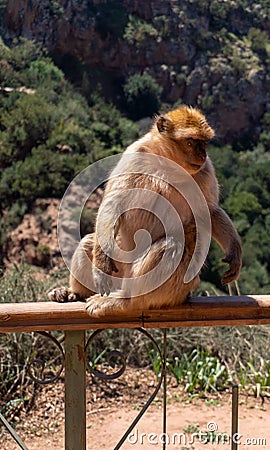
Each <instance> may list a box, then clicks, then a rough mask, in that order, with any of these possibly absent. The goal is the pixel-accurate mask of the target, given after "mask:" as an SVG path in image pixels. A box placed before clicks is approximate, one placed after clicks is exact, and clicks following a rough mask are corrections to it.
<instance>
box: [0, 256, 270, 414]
mask: <svg viewBox="0 0 270 450" xmlns="http://www.w3.org/2000/svg"><path fill="white" fill-rule="evenodd" d="M43 251H44V252H45V255H46V249H41V252H43ZM66 284H67V270H66V269H62V270H58V271H57V272H55V271H52V272H51V273H50V276H48V275H46V274H44V273H43V272H42V271H40V270H39V271H38V270H37V269H34V268H33V267H30V266H27V265H26V264H21V265H13V267H12V268H11V269H10V270H8V271H6V272H5V273H2V278H1V283H0V301H1V302H16V301H33V302H36V301H41V300H42V301H44V300H46V291H47V290H49V289H50V288H52V287H53V286H55V285H59V286H60V285H66ZM269 333H270V330H269V327H267V326H260V327H238V328H237V327H233V328H231V327H210V328H192V329H188V328H186V329H170V330H169V331H168V341H167V342H168V349H167V370H168V374H171V375H172V377H174V379H175V381H176V382H177V384H178V385H179V386H180V388H181V392H183V393H186V394H188V395H189V396H190V397H191V398H193V396H202V395H206V396H208V395H209V394H211V393H215V392H217V391H218V392H222V391H227V390H228V389H229V388H230V387H231V386H232V384H234V383H237V384H239V386H240V388H241V392H243V393H245V394H248V395H252V396H254V397H256V398H264V397H268V396H269V394H270V376H269V372H270V351H269V345H268V342H269ZM151 334H152V335H153V337H154V338H155V339H156V341H157V342H158V343H159V345H160V347H162V335H161V332H160V330H152V331H151ZM54 335H55V337H57V339H58V340H60V342H61V341H62V339H63V336H62V333H60V332H55V333H54ZM115 349H118V350H119V351H122V352H123V354H124V355H125V357H126V363H127V365H128V366H132V367H140V368H145V369H153V370H154V372H155V373H156V375H157V376H158V374H159V373H160V369H161V364H162V363H161V360H160V356H159V354H158V353H157V352H156V349H155V347H154V346H153V345H152V343H151V341H149V340H148V339H147V338H146V337H145V336H144V335H143V334H142V333H140V332H139V331H137V330H123V329H115V330H113V329H111V330H104V331H103V332H102V333H101V334H99V335H98V336H97V337H96V338H95V339H94V341H93V343H92V345H91V346H90V347H89V353H88V361H89V366H90V367H91V368H95V369H97V370H99V371H103V372H107V373H108V370H112V372H115V371H117V370H119V369H120V367H121V360H120V361H117V356H116V360H115V361H114V363H115V367H114V368H113V369H111V368H109V366H108V352H109V351H111V350H115ZM60 356H61V355H59V349H58V348H57V347H56V346H55V345H54V344H53V343H52V342H50V343H48V340H47V339H46V338H43V337H42V336H38V335H36V334H35V333H34V334H33V333H9V334H6V335H3V336H2V338H1V342H0V367H1V370H0V389H1V399H0V409H1V410H2V412H4V413H5V415H6V416H9V417H11V418H12V417H14V415H17V414H18V413H19V411H20V409H21V408H26V409H27V408H31V405H33V401H34V398H35V396H36V393H37V389H38V386H37V384H35V383H34V384H33V382H32V381H31V379H30V377H29V373H28V367H29V365H30V364H31V360H32V359H36V358H40V359H41V360H44V361H46V365H45V370H44V372H43V371H42V372H41V373H40V367H38V366H35V367H33V366H32V365H31V368H32V371H34V372H32V373H34V374H35V375H36V376H38V375H39V376H42V377H45V378H50V377H52V376H53V375H54V374H55V373H57V371H58V370H59V364H60ZM118 364H119V366H118Z"/></svg>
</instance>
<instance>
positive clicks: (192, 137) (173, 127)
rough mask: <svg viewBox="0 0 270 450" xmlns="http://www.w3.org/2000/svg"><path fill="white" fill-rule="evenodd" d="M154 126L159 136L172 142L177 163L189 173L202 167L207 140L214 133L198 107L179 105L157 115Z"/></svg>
mask: <svg viewBox="0 0 270 450" xmlns="http://www.w3.org/2000/svg"><path fill="white" fill-rule="evenodd" d="M155 126H156V130H157V131H158V133H159V134H160V136H161V137H163V138H165V139H166V140H168V141H171V143H174V145H172V148H173V149H174V154H173V155H172V156H173V159H174V160H175V161H176V162H177V163H178V164H180V165H181V166H182V167H183V168H184V169H185V170H187V172H189V173H190V174H194V173H196V172H198V171H199V170H200V169H201V168H202V166H203V165H204V163H205V160H206V156H207V154H206V145H207V142H208V141H209V140H210V139H212V138H213V136H214V134H215V133H214V130H213V129H212V128H211V127H210V125H208V123H207V121H206V118H205V117H204V115H203V114H202V113H201V112H200V111H199V110H198V109H196V108H192V107H190V106H181V107H180V108H178V109H175V110H173V111H170V112H168V113H167V114H164V115H160V116H158V117H157V118H156V122H155V125H154V127H155ZM175 144H176V145H175Z"/></svg>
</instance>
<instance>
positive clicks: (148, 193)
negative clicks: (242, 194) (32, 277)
mask: <svg viewBox="0 0 270 450" xmlns="http://www.w3.org/2000/svg"><path fill="white" fill-rule="evenodd" d="M105 182H107V183H110V185H111V191H110V195H109V196H106V199H105V201H104V202H102V204H101V206H100V211H99V215H98V217H99V220H98V221H97V227H96V238H97V239H98V242H99V245H100V247H101V248H102V250H103V252H104V253H105V254H106V255H108V256H109V257H110V258H111V259H113V260H114V261H118V262H120V263H133V262H135V261H137V260H138V258H140V257H141V256H142V255H146V254H147V252H148V251H149V249H150V248H151V245H152V235H151V230H149V229H147V228H146V229H144V228H143V224H142V226H141V227H140V226H138V229H136V232H135V233H134V236H133V239H134V244H135V246H134V249H132V250H131V251H125V250H123V248H121V247H120V246H119V245H118V242H117V239H116V236H115V234H116V233H115V229H116V225H117V223H118V222H119V219H121V217H124V216H127V215H128V214H130V215H131V217H132V214H133V213H134V211H136V210H140V211H141V212H142V211H144V212H145V214H149V213H150V214H152V215H153V216H154V217H155V218H156V221H157V222H158V223H159V226H161V227H162V229H163V230H164V231H163V235H164V236H165V238H166V241H167V242H168V245H167V247H166V248H165V251H164V254H163V257H162V258H161V260H160V261H159V262H158V263H157V264H156V266H155V267H154V268H153V269H152V270H150V271H149V272H148V273H146V274H144V275H141V276H138V277H129V278H125V279H123V278H121V279H119V278H118V277H116V276H113V275H108V274H104V275H105V278H106V277H108V285H113V287H114V289H116V290H117V289H120V288H121V286H122V285H123V283H124V284H125V286H126V292H127V296H130V295H132V296H136V295H143V294H146V293H148V292H151V291H153V290H154V289H156V288H158V287H159V286H161V285H162V284H163V283H164V282H165V281H166V280H168V279H169V278H170V276H171V275H172V274H173V273H174V271H175V270H176V268H177V267H178V265H179V263H180V261H181V258H182V256H183V252H184V248H185V234H184V225H185V224H183V223H182V221H181V218H180V217H181V214H182V213H183V215H185V212H184V211H179V210H177V205H176V204H174V202H171V201H170V200H171V197H173V195H172V192H174V197H175V196H179V197H182V198H183V199H184V201H183V202H182V204H185V205H187V206H185V208H186V207H188V209H189V211H191V214H192V216H193V218H194V223H195V227H196V243H195V248H194V252H193V255H192V258H191V260H190V264H189V267H188V268H187V270H186V273H185V275H184V282H185V283H188V282H190V281H191V280H192V279H193V278H194V277H195V276H196V275H197V274H198V273H199V271H200V269H201V267H202V265H203V264H204V261H205V258H206V255H207V253H208V250H209V246H210V241H211V218H210V213H209V209H208V205H207V202H206V200H205V197H204V195H203V193H202V191H201V189H200V188H199V186H198V184H197V183H196V181H195V180H194V178H193V177H192V176H191V175H189V174H188V173H187V172H186V171H185V170H184V169H183V168H182V167H181V166H179V165H178V164H176V163H175V162H173V161H171V160H169V159H167V158H164V157H161V156H157V155H152V154H149V153H124V154H123V155H114V156H110V157H108V158H104V159H102V160H99V161H97V162H95V163H94V164H92V165H90V166H88V167H87V168H86V169H84V170H83V171H82V172H81V173H80V174H79V175H78V176H76V177H75V178H74V180H73V181H72V182H71V183H70V185H69V187H68V189H67V190H66V192H65V195H64V196H63V199H62V202H61V205H60V209H59V217H58V240H59V246H60V250H61V254H62V256H63V259H64V261H65V263H66V265H67V267H68V268H69V270H71V258H72V255H73V253H74V251H75V249H76V247H77V246H78V244H79V242H80V240H81V236H80V217H81V214H82V212H83V208H84V206H85V204H86V202H87V200H88V198H89V197H90V195H91V194H92V193H93V192H94V191H95V190H96V189H97V188H98V187H99V186H101V185H104V183H105ZM164 193H165V195H164ZM167 194H168V195H167ZM176 203H177V202H176ZM75 210H76V211H77V212H78V211H79V212H80V214H77V219H74V211H75ZM132 212H133V213H132ZM78 217H79V219H78ZM131 220H132V219H131ZM171 238H174V239H175V240H176V241H177V242H178V244H179V246H178V248H179V249H180V250H179V251H178V252H172V248H171V247H170V239H171ZM168 258H170V261H171V264H170V265H169V267H168V264H166V261H168ZM81 259H82V260H81V265H83V266H84V271H83V273H82V272H80V271H78V273H76V274H74V275H75V276H76V278H77V279H78V281H79V282H80V283H81V284H83V285H84V286H86V287H87V288H88V289H90V290H91V291H94V292H95V291H96V288H95V283H94V280H93V277H92V276H85V275H84V274H85V273H87V274H92V270H93V264H92V262H91V260H90V259H89V258H88V256H87V255H86V253H85V254H84V255H83V254H82V255H81Z"/></svg>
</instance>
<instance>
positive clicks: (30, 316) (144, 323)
mask: <svg viewBox="0 0 270 450" xmlns="http://www.w3.org/2000/svg"><path fill="white" fill-rule="evenodd" d="M262 324H270V295H249V296H239V297H194V298H192V299H190V300H189V301H188V302H187V303H185V304H183V305H182V306H181V307H179V308H175V309H166V310H151V311H143V312H142V311H134V312H133V313H129V314H124V313H122V314H117V315H113V314H111V315H107V316H105V317H101V318H98V319H97V318H93V317H90V316H89V315H88V314H87V313H86V311H85V305H84V303H81V302H77V303H64V304H60V303H50V302H40V303H12V304H11V303H1V304H0V333H9V332H25V331H52V330H64V331H65V449H66V450H85V449H86V396H85V391H86V389H85V369H86V361H85V359H86V357H85V331H86V330H96V329H109V328H172V327H174V328H176V327H198V326H224V325H227V326H236V325H262ZM74 386H76V389H74ZM90 448H91V445H90Z"/></svg>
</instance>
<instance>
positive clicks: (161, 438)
mask: <svg viewBox="0 0 270 450" xmlns="http://www.w3.org/2000/svg"><path fill="white" fill-rule="evenodd" d="M217 430H218V426H217V424H216V423H215V422H209V423H208V424H207V428H206V430H204V431H196V432H194V433H185V432H182V433H173V434H171V435H170V434H168V433H160V434H157V433H152V432H149V433H139V432H138V430H137V429H136V428H135V429H134V430H133V431H132V432H131V433H130V434H129V436H128V438H127V442H128V443H129V444H130V445H146V444H148V445H149V444H150V445H160V444H167V445H173V446H176V447H177V446H180V445H181V446H182V445H185V446H187V445H194V444H196V443H199V444H203V445H204V444H205V445H206V444H212V445H220V446H222V445H225V444H227V445H228V444H231V442H233V443H235V444H238V445H239V446H240V445H242V446H246V447H252V446H254V447H255V446H256V447H260V446H261V447H262V446H266V444H267V442H266V438H265V437H244V435H243V434H241V433H236V434H234V435H233V436H231V435H229V434H228V433H221V432H218V431H217Z"/></svg>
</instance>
